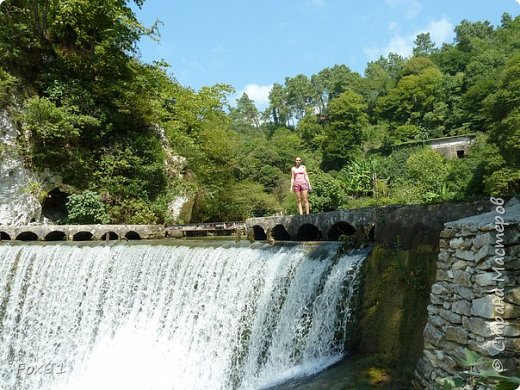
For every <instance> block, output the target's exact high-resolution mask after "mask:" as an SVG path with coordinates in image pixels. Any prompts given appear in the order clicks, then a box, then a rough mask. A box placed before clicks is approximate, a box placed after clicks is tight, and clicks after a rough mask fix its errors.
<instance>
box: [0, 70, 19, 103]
mask: <svg viewBox="0 0 520 390" xmlns="http://www.w3.org/2000/svg"><path fill="white" fill-rule="evenodd" d="M15 82H16V78H15V77H13V76H11V75H10V74H9V73H7V72H6V71H5V70H3V69H2V68H0V108H2V107H5V106H6V105H7V104H8V103H9V102H10V101H11V95H12V89H13V87H14V85H15Z"/></svg>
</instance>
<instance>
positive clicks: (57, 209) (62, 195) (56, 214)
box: [42, 187, 69, 221]
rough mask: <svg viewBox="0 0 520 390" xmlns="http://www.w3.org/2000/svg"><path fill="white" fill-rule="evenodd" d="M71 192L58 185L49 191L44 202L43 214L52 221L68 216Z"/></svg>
mask: <svg viewBox="0 0 520 390" xmlns="http://www.w3.org/2000/svg"><path fill="white" fill-rule="evenodd" d="M68 198H69V194H67V193H66V192H63V191H62V190H61V189H60V188H58V187H56V188H54V189H52V190H51V191H49V192H48V193H47V196H46V197H45V199H44V200H43V202H42V214H43V216H44V217H46V218H49V219H50V220H51V221H60V220H65V219H66V218H67V215H68V213H67V200H68Z"/></svg>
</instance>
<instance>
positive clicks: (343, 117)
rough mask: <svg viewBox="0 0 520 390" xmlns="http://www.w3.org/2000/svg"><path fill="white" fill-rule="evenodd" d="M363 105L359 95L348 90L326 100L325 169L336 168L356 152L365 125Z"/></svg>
mask: <svg viewBox="0 0 520 390" xmlns="http://www.w3.org/2000/svg"><path fill="white" fill-rule="evenodd" d="M366 109H367V105H366V103H365V101H364V99H363V97H362V96H361V95H359V94H357V93H355V92H353V91H351V90H347V91H346V92H343V93H342V94H341V95H339V96H338V97H337V98H336V99H333V100H332V101H331V102H330V103H329V105H328V107H327V112H326V116H327V118H326V124H325V134H324V140H323V145H322V150H323V163H322V164H323V168H324V169H325V170H331V169H335V170H340V169H341V168H342V167H343V166H344V165H345V164H347V163H348V162H349V161H350V160H352V159H353V158H354V156H356V155H357V154H358V153H359V152H360V148H361V142H362V140H363V139H362V137H363V128H364V127H365V126H367V125H368V115H367V113H366Z"/></svg>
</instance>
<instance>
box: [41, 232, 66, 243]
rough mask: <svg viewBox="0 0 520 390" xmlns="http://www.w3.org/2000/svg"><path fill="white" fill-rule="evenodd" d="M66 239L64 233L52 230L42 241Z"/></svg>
mask: <svg viewBox="0 0 520 390" xmlns="http://www.w3.org/2000/svg"><path fill="white" fill-rule="evenodd" d="M66 238H67V236H66V234H65V233H64V232H61V231H59V230H54V231H52V232H50V233H47V234H46V235H45V238H44V240H45V241H64V240H65V239H66Z"/></svg>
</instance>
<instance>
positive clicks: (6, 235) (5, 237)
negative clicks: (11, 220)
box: [0, 232, 11, 241]
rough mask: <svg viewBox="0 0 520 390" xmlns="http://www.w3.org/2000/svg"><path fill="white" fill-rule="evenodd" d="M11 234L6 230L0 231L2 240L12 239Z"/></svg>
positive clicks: (0, 239)
mask: <svg viewBox="0 0 520 390" xmlns="http://www.w3.org/2000/svg"><path fill="white" fill-rule="evenodd" d="M10 239H11V236H10V235H9V234H7V233H6V232H0V241H4V240H10Z"/></svg>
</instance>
